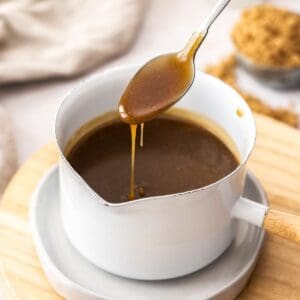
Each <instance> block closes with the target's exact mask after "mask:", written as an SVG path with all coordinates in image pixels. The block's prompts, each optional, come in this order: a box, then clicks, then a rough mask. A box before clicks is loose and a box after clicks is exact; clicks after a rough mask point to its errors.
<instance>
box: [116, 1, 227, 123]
mask: <svg viewBox="0 0 300 300" xmlns="http://www.w3.org/2000/svg"><path fill="white" fill-rule="evenodd" d="M229 2H230V0H219V1H218V3H217V4H216V5H215V7H214V8H213V9H212V11H211V12H210V14H209V15H208V16H207V17H206V18H205V20H204V22H203V23H202V24H201V26H200V29H199V30H198V31H197V32H195V33H194V34H193V35H192V37H191V39H190V40H189V41H188V43H187V45H186V46H185V48H184V49H183V50H182V51H179V52H175V53H169V54H165V55H160V56H158V57H155V58H154V59H152V60H150V61H149V62H147V63H146V64H145V65H144V66H143V67H142V68H141V69H140V70H139V71H138V72H137V73H136V74H135V76H134V77H133V78H132V79H131V81H130V82H129V84H128V86H127V88H126V89H125V91H124V93H123V95H122V97H121V100H120V102H119V113H120V116H121V119H122V120H123V121H124V122H126V123H129V124H138V123H143V122H145V121H149V120H151V119H153V118H154V117H155V116H156V115H158V114H160V113H161V112H162V111H164V110H166V109H168V108H169V107H170V106H172V105H174V104H175V103H176V102H177V101H179V100H180V99H181V98H182V96H183V95H184V94H185V93H186V92H187V91H188V89H189V88H190V86H191V84H192V83H193V80H194V75H195V65H194V57H195V54H196V52H197V50H198V48H199V46H200V45H201V43H202V42H203V40H204V38H205V37H206V35H207V33H208V30H209V28H210V26H211V25H212V23H213V22H214V21H215V19H216V18H217V17H218V15H219V14H220V13H221V12H222V11H223V9H224V8H225V7H226V5H227V4H228V3H229Z"/></svg>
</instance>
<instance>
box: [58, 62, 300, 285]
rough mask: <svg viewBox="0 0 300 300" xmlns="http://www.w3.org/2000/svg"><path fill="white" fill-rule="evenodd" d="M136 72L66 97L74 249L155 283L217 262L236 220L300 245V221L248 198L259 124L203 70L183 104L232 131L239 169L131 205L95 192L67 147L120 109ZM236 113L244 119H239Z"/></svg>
mask: <svg viewBox="0 0 300 300" xmlns="http://www.w3.org/2000/svg"><path fill="white" fill-rule="evenodd" d="M137 70H138V66H133V67H125V68H116V69H112V70H108V71H106V72H103V73H101V74H99V75H97V76H94V77H92V78H91V79H89V80H88V81H86V82H84V83H82V84H80V85H79V86H78V87H77V88H76V89H74V90H73V91H72V92H71V93H70V94H69V95H68V96H67V97H66V98H65V100H64V101H63V103H62V104H61V107H60V108H59V111H58V113H57V118H56V125H55V131H56V138H57V144H58V148H59V149H60V162H59V174H60V192H61V215H62V221H63V225H64V228H65V231H66V234H67V236H68V237H69V239H70V241H71V243H72V244H73V245H74V247H75V248H76V249H77V250H78V251H79V252H80V253H81V254H82V255H83V256H85V257H86V258H87V259H88V260H90V261H91V262H93V263H94V264H95V265H97V266H99V267H100V268H102V269H104V270H107V271H108V272H111V273H114V274H117V275H121V276H125V277H130V278H135V279H144V280H156V279H167V278H174V277H178V276H182V275H185V274H189V273H191V272H194V271H196V270H198V269H200V268H202V267H204V266H206V265H207V264H209V263H210V262H212V261H213V260H214V259H216V258H217V257H218V256H219V255H221V254H222V253H223V252H224V250H225V249H226V248H227V247H228V246H229V245H230V243H231V241H232V239H233V236H234V233H235V218H241V219H243V220H246V221H248V222H250V223H252V224H255V225H257V226H264V227H265V228H267V229H268V230H270V231H272V232H275V233H277V234H278V233H279V234H280V235H282V236H283V237H286V238H289V239H291V240H295V241H298V242H300V234H299V232H300V218H299V217H296V216H292V215H287V214H283V213H281V212H277V211H273V210H269V209H268V207H266V206H264V205H261V204H258V203H255V202H253V201H251V200H248V199H244V198H242V197H241V195H242V192H243V189H244V183H245V174H246V164H247V160H248V158H249V156H250V154H251V151H252V149H253V147H254V144H255V123H254V119H253V116H252V113H251V111H250V109H249V107H248V105H247V104H246V103H245V101H244V100H243V99H242V98H241V96H240V95H239V94H238V93H236V92H235V91H234V90H233V89H232V88H230V87H229V86H227V85H226V84H224V83H223V82H221V81H220V80H218V79H216V78H214V77H211V76H209V75H206V74H204V73H201V72H198V73H197V74H196V78H195V82H194V84H193V86H192V88H191V89H190V91H189V92H188V93H187V94H186V95H185V96H184V98H183V99H182V100H181V101H180V102H179V103H178V104H177V106H179V107H183V108H185V109H188V110H191V111H193V112H196V113H199V114H201V115H205V116H207V117H208V118H210V119H211V120H213V121H214V122H215V123H217V124H218V125H220V127H222V128H223V129H225V131H226V132H227V133H228V134H229V135H230V136H231V138H232V139H233V141H234V142H235V144H236V147H237V148H238V151H239V152H240V157H241V163H240V164H239V166H238V167H237V168H236V169H235V170H234V171H233V172H232V173H231V174H229V175H227V176H226V177H224V178H222V179H221V180H219V181H217V182H215V183H213V184H210V185H208V186H205V187H202V188H199V189H196V190H193V191H187V192H183V193H179V194H174V195H165V196H157V197H151V198H145V199H139V200H134V201H129V202H125V203H117V204H112V203H109V202H106V201H105V199H102V198H101V197H100V196H99V195H98V194H96V193H95V192H94V191H93V190H92V189H91V188H90V187H89V185H88V184H87V183H86V182H85V181H84V180H83V179H82V177H80V176H79V174H78V173H77V172H76V171H75V170H74V169H73V168H72V167H71V165H70V164H69V162H68V161H67V159H66V158H65V156H64V154H63V151H64V148H65V146H66V144H67V142H68V140H69V138H70V137H71V136H72V134H73V133H74V132H75V131H76V130H77V129H78V128H79V127H80V126H82V125H83V124H85V123H86V122H87V121H89V120H91V119H93V118H95V117H97V116H99V115H101V114H104V113H106V112H109V111H113V110H116V108H117V105H118V101H119V99H120V96H121V94H122V92H123V90H124V88H125V86H126V85H127V83H128V81H129V80H130V78H131V77H132V76H133V75H134V74H135V72H136V71H137ZM237 109H240V110H242V111H243V113H244V115H243V117H238V116H237V114H236V110H237ZM128 142H129V141H128ZM146 146H147V145H146ZM128 155H130V154H128ZM174 164H176V162H174ZM128 167H129V166H128ZM116 172H117V170H116ZM170 176H171V175H170ZM158 180H159V179H158ZM112 188H113V187H112Z"/></svg>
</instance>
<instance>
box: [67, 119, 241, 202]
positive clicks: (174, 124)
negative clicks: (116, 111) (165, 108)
mask: <svg viewBox="0 0 300 300" xmlns="http://www.w3.org/2000/svg"><path fill="white" fill-rule="evenodd" d="M139 133H140V127H138V129H137V134H138V136H139ZM130 137H131V133H130V130H129V126H128V125H127V124H125V123H123V122H121V121H119V120H117V119H115V120H114V121H110V122H107V123H103V124H100V125H99V126H97V127H95V129H93V130H92V131H90V132H88V133H87V134H86V135H84V136H83V137H81V138H80V140H79V141H78V142H76V143H75V145H74V146H73V147H72V148H71V149H70V151H69V152H68V153H67V159H68V160H69V161H70V163H71V165H72V166H73V167H74V168H75V170H76V171H77V172H78V173H79V174H80V175H81V176H82V177H83V178H84V179H85V180H86V182H87V183H88V184H89V185H90V186H91V187H92V188H93V189H94V190H95V191H96V192H97V193H98V194H99V195H100V196H101V197H102V198H103V199H105V200H107V201H109V202H113V203H119V202H125V201H128V200H130V198H131V196H132V195H130V188H129V187H130V184H129V183H130V178H131V169H130V165H131V161H132V160H131V143H130V141H131V139H130ZM138 142H139V141H138V140H137V141H136V143H137V144H138ZM237 165H238V160H237V159H236V158H235V156H234V154H233V153H232V152H231V151H230V150H229V149H228V147H227V146H226V145H225V144H224V143H223V142H222V141H221V139H219V138H218V137H217V136H215V135H214V134H213V133H211V132H209V131H208V130H206V129H205V128H203V127H202V126H200V125H199V124H194V123H192V122H189V121H186V120H182V119H179V118H176V117H172V116H167V115H163V116H160V117H158V118H155V119H153V120H152V121H150V122H147V123H146V126H145V134H144V147H143V148H141V147H136V152H135V168H134V173H135V181H134V183H133V186H134V194H135V198H143V197H149V196H157V195H166V194H173V193H179V192H185V191H188V190H193V189H197V188H200V187H203V186H205V185H208V184H210V183H213V182H215V181H217V180H219V179H220V178H222V177H224V176H226V175H227V174H229V173H230V172H232V171H233V170H234V169H235V168H236V167H237Z"/></svg>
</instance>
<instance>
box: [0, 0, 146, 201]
mask: <svg viewBox="0 0 300 300" xmlns="http://www.w3.org/2000/svg"><path fill="white" fill-rule="evenodd" d="M144 6H145V0H0V88H1V85H2V84H6V83H13V82H24V81H32V80H40V79H46V78H51V77H69V76H74V75H78V74H81V73H84V72H86V71H88V70H90V69H92V68H94V67H96V66H97V65H99V64H100V63H102V62H104V61H106V60H108V59H109V58H112V57H114V56H116V55H118V54H120V53H121V52H122V51H124V50H125V49H126V48H127V47H128V46H129V45H130V44H131V42H132V41H133V39H134V37H135V35H136V33H137V31H138V27H139V24H140V21H141V19H142V17H143V12H144ZM20 105H21V103H20ZM41 105H43V104H42V103H41ZM9 123H10V122H9V117H8V116H7V113H6V112H5V110H4V109H3V108H2V107H1V106H0V196H1V194H2V192H3V190H4V188H5V186H6V184H7V182H8V180H9V178H10V177H11V175H12V174H13V172H14V171H15V168H16V154H15V153H16V151H15V146H14V142H13V137H12V132H11V129H10V124H9ZM19 147H22V145H19Z"/></svg>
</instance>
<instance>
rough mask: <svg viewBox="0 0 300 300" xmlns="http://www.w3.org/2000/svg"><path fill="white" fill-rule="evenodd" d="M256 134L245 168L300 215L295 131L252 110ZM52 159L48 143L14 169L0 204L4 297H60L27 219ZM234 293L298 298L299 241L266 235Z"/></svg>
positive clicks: (277, 203)
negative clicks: (248, 274) (252, 266)
mask: <svg viewBox="0 0 300 300" xmlns="http://www.w3.org/2000/svg"><path fill="white" fill-rule="evenodd" d="M256 121H257V130H258V137H257V143H256V148H255V151H254V153H253V155H252V157H251V159H250V163H249V168H250V169H252V171H253V172H254V173H255V174H256V176H257V177H258V178H259V179H260V180H261V182H262V184H263V186H264V187H265V189H266V191H267V194H268V197H269V200H270V204H271V207H273V208H277V209H280V210H283V211H287V212H291V213H296V214H299V215H300V131H297V130H295V129H292V128H290V127H288V126H286V125H284V124H283V123H279V122H277V121H274V120H272V119H270V118H268V117H264V116H260V115H257V116H256ZM56 162H57V151H56V148H55V146H54V145H53V144H49V145H47V146H45V147H44V148H42V149H41V150H40V151H38V152H37V153H36V154H34V155H33V156H32V157H31V158H30V159H29V160H28V161H27V162H26V163H25V164H24V165H23V166H22V167H21V168H20V169H19V171H18V172H17V173H16V175H15V176H14V178H13V179H12V180H11V182H10V184H9V185H8V187H7V189H6V192H5V193H4V196H3V199H2V204H1V207H0V286H1V289H2V290H3V292H4V293H5V295H6V298H5V299H7V300H10V299H14V300H50V299H51V300H56V299H62V298H61V297H60V296H58V295H57V294H56V293H55V291H54V290H53V289H52V288H51V286H50V285H49V283H48V282H47V279H46V277H45V275H44V273H43V270H42V269H41V265H40V263H39V260H38V258H37V256H36V253H35V249H34V246H33V242H32V238H31V234H30V227H29V224H28V206H29V202H30V196H31V194H32V192H33V190H34V188H35V186H36V184H37V182H38V181H39V180H40V178H41V176H42V175H43V174H44V173H45V172H46V171H47V170H48V169H49V168H50V166H52V165H53V164H55V163H56ZM238 299H242V300H248V299H255V300H283V299H289V300H299V299H300V246H299V245H295V244H292V243H290V242H287V241H285V240H282V239H280V238H277V237H274V236H270V235H267V237H266V241H265V244H264V247H263V251H262V254H261V256H260V259H259V261H258V264H257V267H256V269H255V271H254V273H253V275H252V277H251V279H250V281H249V283H248V285H247V286H246V288H245V289H244V290H243V292H242V293H241V295H240V296H239V297H238Z"/></svg>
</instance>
